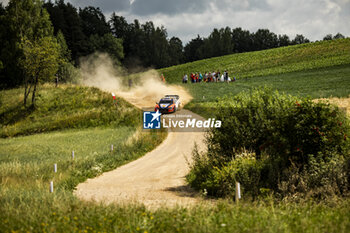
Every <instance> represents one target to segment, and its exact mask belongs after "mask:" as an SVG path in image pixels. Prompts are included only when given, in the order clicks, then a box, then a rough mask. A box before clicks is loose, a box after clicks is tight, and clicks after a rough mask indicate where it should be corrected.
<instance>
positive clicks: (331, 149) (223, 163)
mask: <svg viewBox="0 0 350 233" xmlns="http://www.w3.org/2000/svg"><path fill="white" fill-rule="evenodd" d="M215 118H216V119H218V120H221V121H222V127H221V128H215V129H213V130H211V131H210V132H209V133H208V134H207V139H206V140H207V145H208V151H207V154H205V155H201V156H197V157H195V159H194V164H193V165H192V170H191V173H190V175H189V178H188V180H189V183H190V184H191V185H193V186H194V187H195V188H200V189H204V188H205V189H207V190H208V193H209V194H212V195H215V196H226V195H227V194H230V193H232V192H233V188H232V187H231V186H232V184H234V181H235V180H238V181H239V182H241V183H242V186H243V187H244V188H245V189H246V191H247V192H248V193H250V194H251V195H252V196H256V195H257V194H259V192H260V191H259V190H260V188H267V189H271V190H273V191H275V193H280V194H282V196H286V195H287V193H293V191H291V190H289V191H286V189H285V188H282V186H283V184H292V183H293V181H292V180H293V174H296V175H297V176H298V177H299V178H298V179H296V180H297V181H298V182H299V181H300V182H303V183H305V185H306V188H304V189H300V190H301V192H303V193H310V192H311V191H312V190H316V189H318V188H320V187H322V189H323V188H326V186H327V187H328V188H329V187H334V188H335V189H336V190H338V191H334V194H335V195H343V194H344V192H347V190H348V187H349V184H348V183H349V182H348V180H349V179H348V177H347V176H348V175H344V174H349V169H348V170H347V167H349V166H346V163H347V162H346V161H348V160H347V159H348V157H349V140H348V138H347V135H348V134H349V129H350V127H349V121H348V119H347V117H346V114H345V113H344V112H342V111H341V110H340V109H339V108H338V107H336V106H333V105H330V104H329V103H316V102H313V101H312V100H311V99H307V98H306V99H299V98H297V97H293V96H289V95H284V94H280V93H278V92H275V91H272V90H271V89H268V88H263V89H256V90H253V91H251V92H243V93H241V94H239V95H237V96H235V97H224V98H221V99H219V100H218V102H217V114H216V117H215ZM245 150H248V151H251V152H252V153H251V156H250V157H249V156H248V157H246V156H243V157H242V156H241V155H242V152H244V151H245ZM252 155H254V156H253V157H252ZM315 159H316V160H315ZM315 161H317V162H320V163H321V161H322V163H321V164H322V166H321V167H317V166H316V164H317V163H315ZM334 164H336V165H334ZM333 165H334V166H333ZM311 171H313V172H314V173H310V172H311ZM326 171H327V172H326ZM290 179H292V180H290ZM283 182H285V183H283ZM228 183H229V185H228ZM298 185H301V184H298ZM284 186H285V185H284ZM284 186H283V187H284ZM287 186H288V185H287ZM320 192H321V191H320ZM314 193H316V191H315V192H314ZM313 196H320V195H313Z"/></svg>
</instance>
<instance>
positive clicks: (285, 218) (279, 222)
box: [0, 190, 350, 233]
mask: <svg viewBox="0 0 350 233" xmlns="http://www.w3.org/2000/svg"><path fill="white" fill-rule="evenodd" d="M1 194H2V196H1V197H0V210H1V212H0V219H1V221H0V228H1V230H2V232H13V231H14V232H161V233H164V232H208V233H211V232H320V233H321V232H327V233H329V232H334V233H341V232H344V233H345V232H349V230H350V222H349V218H350V209H349V204H350V202H349V200H343V201H338V202H336V203H334V204H324V203H312V202H307V203H298V204H293V203H279V204H273V203H272V202H268V201H265V202H264V201H260V202H254V203H252V202H248V203H244V202H242V203H241V204H239V205H235V204H233V203H232V202H230V201H220V202H219V203H217V204H214V205H212V206H211V205H205V204H202V205H197V206H195V207H193V208H174V209H168V208H165V207H163V208H160V209H158V210H147V209H145V207H143V206H140V205H126V206H118V205H108V206H104V205H100V204H94V203H85V202H82V201H79V200H77V199H76V198H74V197H73V196H72V195H71V194H69V193H62V192H61V193H56V194H50V193H43V192H38V191H34V190H31V191H27V192H20V193H18V192H16V190H11V191H10V190H3V191H1ZM28 203H30V204H28Z"/></svg>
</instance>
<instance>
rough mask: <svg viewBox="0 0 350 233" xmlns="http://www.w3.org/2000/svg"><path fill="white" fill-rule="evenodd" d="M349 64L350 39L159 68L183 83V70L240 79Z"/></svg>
mask: <svg viewBox="0 0 350 233" xmlns="http://www.w3.org/2000/svg"><path fill="white" fill-rule="evenodd" d="M343 64H350V38H347V39H341V40H332V41H321V42H315V43H309V44H302V45H294V46H288V47H281V48H276V49H269V50H263V51H257V52H249V53H240V54H232V55H227V56H223V57H215V58H210V59H205V60H200V61H195V62H191V63H186V64H183V65H178V66H172V67H169V68H165V69H161V70H159V73H164V75H165V78H166V80H167V82H169V83H181V80H182V77H183V75H184V73H187V74H188V75H189V74H190V73H191V72H202V74H204V73H205V72H213V71H217V70H219V71H221V73H223V72H224V71H225V70H228V72H229V74H230V76H231V77H233V76H235V77H236V78H237V79H243V78H250V77H258V76H269V75H276V74H284V73H290V72H295V71H303V70H310V69H318V68H322V67H332V66H337V65H343Z"/></svg>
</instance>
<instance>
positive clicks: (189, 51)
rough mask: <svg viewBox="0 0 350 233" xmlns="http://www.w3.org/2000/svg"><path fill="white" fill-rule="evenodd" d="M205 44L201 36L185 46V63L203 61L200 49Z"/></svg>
mask: <svg viewBox="0 0 350 233" xmlns="http://www.w3.org/2000/svg"><path fill="white" fill-rule="evenodd" d="M203 44H204V40H203V39H202V38H201V37H200V36H199V35H197V38H195V39H192V40H191V41H190V42H188V43H187V44H186V46H185V61H186V62H191V61H196V60H200V59H202V55H201V51H200V48H201V47H202V46H203Z"/></svg>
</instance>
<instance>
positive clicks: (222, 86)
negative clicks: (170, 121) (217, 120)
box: [183, 65, 350, 116]
mask: <svg viewBox="0 0 350 233" xmlns="http://www.w3.org/2000/svg"><path fill="white" fill-rule="evenodd" d="M183 86H185V87H186V88H187V89H188V90H189V91H190V93H191V95H192V96H193V97H194V98H193V100H192V101H191V102H190V103H189V104H188V105H186V108H188V109H191V110H193V111H195V112H197V113H201V114H204V115H206V116H208V114H206V113H205V112H203V111H205V110H203V107H204V108H206V107H209V108H210V106H211V105H212V103H213V102H215V100H216V99H217V98H218V97H223V96H225V95H236V94H238V93H239V92H241V91H244V90H251V89H253V88H256V87H261V86H268V87H271V88H273V89H275V90H278V91H279V92H284V93H287V94H290V95H294V96H300V97H310V98H313V99H315V98H329V97H348V96H349V95H350V88H349V87H350V65H341V66H334V67H328V68H319V69H314V70H308V71H298V72H292V73H286V74H280V75H271V76H264V77H254V78H247V79H242V80H238V81H236V82H233V83H229V84H227V83H196V84H183ZM203 97H204V98H203Z"/></svg>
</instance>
